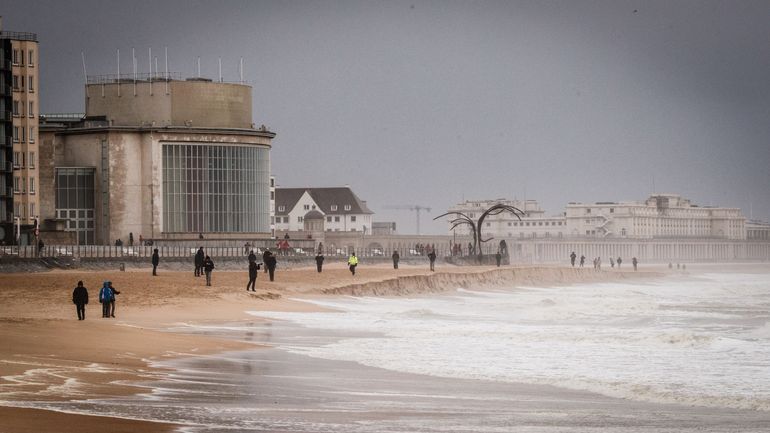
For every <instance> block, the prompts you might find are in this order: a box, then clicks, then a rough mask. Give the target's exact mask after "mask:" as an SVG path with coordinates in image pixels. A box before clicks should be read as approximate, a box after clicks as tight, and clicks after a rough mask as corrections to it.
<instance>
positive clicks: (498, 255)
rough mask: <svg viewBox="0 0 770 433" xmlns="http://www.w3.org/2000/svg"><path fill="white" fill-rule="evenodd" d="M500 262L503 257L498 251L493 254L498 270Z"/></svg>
mask: <svg viewBox="0 0 770 433" xmlns="http://www.w3.org/2000/svg"><path fill="white" fill-rule="evenodd" d="M502 261H503V255H502V254H500V251H498V252H497V254H495V262H496V263H497V267H498V268H499V267H500V262H502Z"/></svg>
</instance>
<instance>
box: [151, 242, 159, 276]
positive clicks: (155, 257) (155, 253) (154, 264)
mask: <svg viewBox="0 0 770 433" xmlns="http://www.w3.org/2000/svg"><path fill="white" fill-rule="evenodd" d="M159 263H160V254H158V249H157V248H155V249H154V250H152V275H153V276H156V275H158V272H157V270H158V264H159Z"/></svg>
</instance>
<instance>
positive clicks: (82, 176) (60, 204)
mask: <svg viewBox="0 0 770 433" xmlns="http://www.w3.org/2000/svg"><path fill="white" fill-rule="evenodd" d="M56 217H57V218H61V219H66V220H67V226H66V230H67V231H76V232H78V242H79V243H80V245H87V244H93V243H94V242H95V241H96V238H95V236H94V233H95V231H94V169H93V168H88V167H82V168H81V167H73V168H69V167H68V168H57V169H56Z"/></svg>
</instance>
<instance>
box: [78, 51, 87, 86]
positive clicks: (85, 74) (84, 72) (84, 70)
mask: <svg viewBox="0 0 770 433" xmlns="http://www.w3.org/2000/svg"><path fill="white" fill-rule="evenodd" d="M80 57H81V58H82V59H83V79H84V80H85V83H86V97H88V73H86V55H85V54H84V53H83V52H82V51H81V52H80Z"/></svg>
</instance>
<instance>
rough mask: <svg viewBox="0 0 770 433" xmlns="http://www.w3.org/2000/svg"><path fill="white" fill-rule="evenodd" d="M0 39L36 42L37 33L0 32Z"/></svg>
mask: <svg viewBox="0 0 770 433" xmlns="http://www.w3.org/2000/svg"><path fill="white" fill-rule="evenodd" d="M0 39H12V40H15V41H34V42H37V33H30V32H9V31H5V30H3V31H0Z"/></svg>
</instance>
